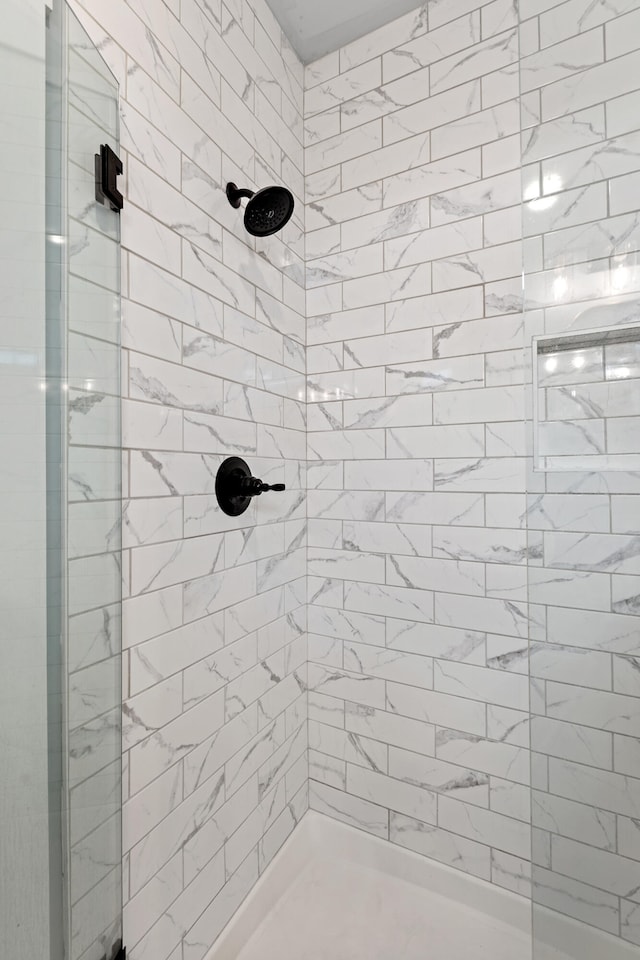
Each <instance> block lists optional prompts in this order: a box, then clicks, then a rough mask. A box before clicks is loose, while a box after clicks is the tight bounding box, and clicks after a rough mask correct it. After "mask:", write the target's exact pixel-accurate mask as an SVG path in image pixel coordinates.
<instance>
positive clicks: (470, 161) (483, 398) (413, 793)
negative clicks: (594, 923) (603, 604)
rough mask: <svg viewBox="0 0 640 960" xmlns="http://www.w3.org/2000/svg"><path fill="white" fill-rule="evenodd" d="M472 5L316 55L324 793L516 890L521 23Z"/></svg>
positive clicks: (522, 716) (316, 712)
mask: <svg viewBox="0 0 640 960" xmlns="http://www.w3.org/2000/svg"><path fill="white" fill-rule="evenodd" d="M498 7H499V9H498ZM456 11H457V16H456V14H455V13H454V15H453V16H451V17H446V18H444V19H443V18H440V19H439V18H438V17H437V15H436V11H435V10H432V9H430V10H429V11H428V12H427V8H423V9H420V10H418V11H416V13H415V14H414V15H413V16H412V17H411V18H409V19H407V18H404V19H403V21H402V23H403V24H404V27H403V31H402V32H400V33H399V32H398V31H397V30H396V31H394V30H393V29H390V30H389V31H388V33H387V35H386V43H385V42H384V39H385V38H381V40H380V42H379V43H378V44H376V45H374V47H372V48H371V49H370V48H369V47H368V46H367V45H364V46H362V45H360V47H358V46H357V45H351V46H350V47H348V48H346V49H345V50H344V51H341V52H340V62H341V64H342V65H343V67H344V69H343V71H342V72H341V73H338V72H337V70H332V71H331V75H330V76H326V75H325V73H324V72H323V71H322V70H320V69H319V67H320V65H312V66H311V67H309V68H307V74H306V80H307V92H306V98H305V104H306V125H307V136H308V141H307V143H308V146H307V159H308V161H309V162H308V164H307V174H308V176H307V191H308V193H307V244H308V247H307V249H308V251H313V253H312V256H309V254H308V262H307V269H308V282H309V286H311V287H313V289H312V290H311V292H310V295H309V298H308V330H309V351H308V363H309V367H308V370H309V373H308V401H309V411H308V423H309V433H308V446H307V449H308V456H309V468H310V469H309V475H308V479H309V501H308V510H309V573H310V574H312V575H313V576H314V577H316V578H318V587H319V588H318V590H317V591H316V592H315V595H314V591H311V593H310V598H309V599H310V607H309V626H310V631H311V639H310V651H309V658H310V665H309V685H310V694H309V697H310V717H311V721H310V722H311V730H310V736H311V743H310V746H311V747H312V748H313V753H312V756H311V778H312V789H311V804H312V806H313V807H315V808H317V809H319V810H324V811H325V812H330V813H332V815H334V816H338V817H340V818H341V819H344V820H346V821H347V822H350V823H356V824H358V825H359V826H362V827H363V828H364V829H368V830H371V831H372V832H374V833H376V834H377V835H380V836H384V837H387V838H389V839H391V840H392V841H393V842H397V843H401V844H403V845H405V846H409V847H411V848H412V849H414V850H417V851H419V852H422V853H425V854H427V855H429V856H433V857H435V858H436V859H439V860H443V861H444V862H446V863H450V864H454V865H456V866H458V867H460V868H462V869H464V870H467V871H469V872H471V873H474V874H476V875H478V876H481V877H484V878H485V879H488V880H489V879H492V880H493V881H494V882H496V883H498V884H501V885H505V886H508V887H510V888H517V889H519V890H523V889H524V888H525V886H526V879H527V876H528V865H527V861H528V858H529V849H530V840H529V822H528V821H529V812H528V783H529V763H528V750H527V749H526V747H527V745H528V737H527V736H522V735H521V736H520V738H519V740H517V742H512V740H511V731H513V730H515V729H517V728H519V727H520V728H522V733H523V734H526V727H527V714H526V711H527V709H528V680H527V677H526V672H527V670H526V666H527V664H526V637H527V602H526V601H527V596H526V578H525V565H526V563H527V560H529V559H535V558H536V557H539V556H540V549H541V548H540V546H539V545H536V546H535V547H534V546H532V545H528V544H527V535H526V530H525V526H524V522H523V517H524V514H525V511H526V501H525V469H524V453H525V450H524V436H525V432H524V413H525V411H524V391H523V377H524V366H523V365H522V363H521V362H520V363H518V360H517V357H518V351H521V349H522V345H523V322H522V314H521V309H520V299H519V297H511V296H505V295H504V294H503V292H502V291H503V290H509V291H510V290H511V289H512V288H513V289H514V290H517V285H518V282H519V281H518V279H517V278H518V277H519V275H520V272H521V269H522V255H521V249H520V214H519V203H520V172H519V167H520V147H519V142H518V137H517V136H515V135H517V133H518V131H519V125H520V119H519V109H518V99H517V93H518V87H517V82H516V84H515V85H514V83H513V76H514V66H515V70H516V81H517V33H516V30H515V29H514V28H515V26H516V25H517V15H516V8H515V6H514V5H513V4H512V3H508V2H501V3H500V4H498V5H496V4H491V5H489V6H487V7H482V8H477V5H476V4H474V5H473V7H472V8H471V9H470V10H465V9H464V8H463V7H462V6H461V5H457V7H456ZM426 26H428V28H429V29H425V27H426ZM358 50H361V51H362V52H361V53H360V54H359V53H358ZM359 56H360V57H362V59H361V60H358V57H359ZM347 65H348V66H347ZM380 73H382V84H381V83H380V80H379V77H380ZM337 110H339V116H338V113H337ZM323 111H324V112H323ZM323 117H324V118H325V120H324V121H323V120H322V118H323ZM338 120H339V122H340V132H338V126H337V124H338ZM512 224H515V229H514V227H513V225H512ZM378 250H381V255H382V257H383V267H382V269H381V266H380V259H379V254H378ZM327 258H329V259H330V263H331V266H332V273H331V275H329V273H328V272H327V270H326V269H325V270H324V271H323V273H320V272H319V271H318V268H317V265H318V264H325V265H326V263H327ZM336 280H340V281H342V282H341V283H338V284H336ZM323 291H324V292H323ZM367 307H368V309H367ZM363 308H364V309H363ZM502 371H505V372H507V371H508V373H507V375H506V376H505V374H504V373H502ZM511 371H512V372H511ZM323 461H325V462H326V461H330V462H331V465H332V466H331V469H324V470H322V469H320V466H321V463H322V462H323ZM316 463H317V467H318V469H317V470H316V469H314V467H315V466H316ZM503 492H504V493H506V494H508V495H509V496H510V497H512V498H513V500H514V504H513V509H511V510H507V509H506V504H505V503H503V500H502V496H501V495H502V493H503ZM494 501H495V502H494ZM512 517H515V518H517V522H516V523H515V524H514V523H513V522H512ZM321 581H323V582H324V584H325V585H326V589H321V588H320V582H321ZM354 615H357V617H358V619H357V620H353V619H351V618H353V617H354ZM518 711H519V712H518ZM522 711H525V712H522ZM501 712H502V714H506V716H505V717H504V719H500V718H501ZM337 734H340V736H339V737H337V736H336V735H337ZM345 737H347V738H348V739H346V740H345V739H344V738H345ZM345 748H346V749H345ZM505 857H510V858H511V859H510V860H509V861H508V863H506V862H505V861H504V859H501V858H505ZM516 864H517V865H518V866H516Z"/></svg>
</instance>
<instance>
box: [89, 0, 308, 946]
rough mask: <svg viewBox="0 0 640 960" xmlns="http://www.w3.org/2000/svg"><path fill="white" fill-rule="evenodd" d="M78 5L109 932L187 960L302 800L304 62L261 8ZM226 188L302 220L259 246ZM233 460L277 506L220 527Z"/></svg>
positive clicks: (215, 929) (144, 0)
mask: <svg viewBox="0 0 640 960" xmlns="http://www.w3.org/2000/svg"><path fill="white" fill-rule="evenodd" d="M73 8H74V10H75V11H76V12H77V13H78V16H79V17H80V19H81V21H82V23H83V25H84V26H85V28H86V29H87V31H88V32H89V34H90V36H91V37H92V39H93V40H94V42H96V43H97V45H98V47H99V49H100V52H101V53H102V55H103V56H104V57H105V58H106V60H107V62H108V63H109V64H110V66H111V68H112V70H113V71H114V73H115V75H116V77H117V79H118V80H119V82H120V96H121V143H122V158H123V161H124V168H125V176H124V177H123V178H122V189H123V192H124V194H125V209H124V211H123V214H122V241H123V264H122V266H123V278H122V286H123V347H124V349H123V375H122V382H123V444H124V447H125V456H124V470H123V485H124V493H125V498H126V499H125V506H124V524H123V541H124V547H125V550H124V564H123V566H124V592H125V597H126V599H125V602H124V611H123V643H124V647H125V655H124V670H123V685H124V698H125V702H124V748H125V753H124V778H123V779H124V811H123V847H124V852H125V858H124V888H125V916H124V938H125V943H126V945H127V948H128V952H129V954H130V956H131V957H132V960H141V958H151V957H153V958H154V960H163V958H167V957H171V958H172V960H176V958H177V957H184V960H187V958H188V960H199V958H201V957H203V956H204V955H205V954H206V952H207V950H208V948H209V946H210V944H211V943H212V942H213V941H214V940H215V938H216V936H217V935H218V933H219V931H220V930H221V928H222V927H223V925H224V924H225V923H226V921H227V920H228V919H229V917H230V916H231V915H232V914H233V912H234V910H235V909H236V907H237V906H238V905H239V903H240V902H241V901H242V899H243V898H244V896H245V895H246V894H247V892H248V891H249V890H250V889H251V887H252V885H253V884H254V883H255V881H256V879H257V878H258V876H259V874H260V872H261V871H262V870H263V869H264V868H265V866H266V865H267V864H268V863H269V862H270V860H271V858H272V857H273V855H274V854H275V852H276V851H277V850H278V848H279V847H280V845H281V844H282V842H283V841H284V839H285V838H286V837H287V836H288V834H289V833H290V832H291V830H292V829H293V827H294V825H295V823H296V822H297V821H298V820H299V818H300V817H301V816H302V814H303V813H304V811H305V809H306V805H307V762H306V735H307V728H306V687H305V684H306V662H307V645H306V633H305V628H306V624H305V601H306V592H305V588H306V582H305V577H304V562H305V546H306V540H305V537H306V530H305V515H306V509H305V492H304V488H305V471H304V461H305V456H306V451H305V438H304V428H305V421H304V343H305V323H304V306H305V303H304V269H303V260H302V257H303V220H304V216H303V214H304V207H303V203H302V197H303V179H302V168H303V147H302V119H301V111H302V68H301V66H300V64H299V63H298V61H297V60H296V57H295V56H294V55H293V53H292V52H291V50H290V49H289V47H288V45H287V43H286V41H285V40H284V39H283V37H282V34H281V32H280V29H279V28H278V26H277V25H276V23H275V21H274V20H273V18H272V17H271V16H270V14H269V12H268V9H267V7H266V6H265V5H264V3H262V2H260V0H257V2H255V3H252V4H249V3H246V2H235V0H230V2H229V3H224V2H223V3H221V2H220V0H180V2H178V0H167V2H163V0H135V2H133V0H132V2H131V3H126V2H125V0H115V2H110V3H108V4H105V3H104V2H102V0H77V2H74V4H73ZM96 146H97V145H96ZM228 180H234V181H236V182H237V183H239V184H240V185H242V186H245V185H246V186H253V187H255V186H262V185H266V184H268V183H277V182H284V183H286V184H287V185H288V186H289V187H290V188H291V189H292V190H293V192H294V194H295V196H296V198H297V209H296V213H295V215H294V219H293V220H292V221H291V222H290V224H289V225H288V226H287V227H286V228H285V230H284V231H283V232H282V233H281V234H279V235H278V236H276V237H273V238H270V239H266V240H264V241H259V242H256V241H254V240H253V239H252V238H250V237H249V236H248V235H247V234H246V232H245V231H244V228H243V226H242V215H241V213H240V212H238V211H235V210H233V209H232V208H231V207H230V206H229V204H228V203H227V200H226V197H225V195H224V185H225V184H226V182H227V181H228ZM230 454H237V455H240V456H243V457H245V458H246V459H247V460H248V461H249V463H250V464H251V466H252V467H253V468H254V471H255V473H256V474H257V475H258V476H262V477H263V478H264V479H267V480H269V481H271V482H276V481H282V480H284V481H285V482H286V484H287V490H286V492H285V493H281V494H275V493H273V494H270V495H267V496H263V497H262V498H261V499H260V500H259V501H258V502H257V503H255V504H254V505H252V507H251V509H250V510H249V511H248V512H247V513H246V514H244V515H243V516H242V517H241V518H238V519H231V518H227V517H225V516H224V515H223V514H222V513H221V512H220V511H219V509H218V507H217V504H216V501H215V497H214V494H213V491H214V480H215V474H216V470H217V467H218V465H219V463H220V462H221V461H222V459H223V457H224V456H227V455H230Z"/></svg>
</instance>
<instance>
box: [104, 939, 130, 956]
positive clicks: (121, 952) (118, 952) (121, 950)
mask: <svg viewBox="0 0 640 960" xmlns="http://www.w3.org/2000/svg"><path fill="white" fill-rule="evenodd" d="M102 960H127V948H126V947H123V946H122V940H116V942H115V943H114V945H113V950H112V951H111V957H110V958H107V955H106V953H105V955H104V957H103V958H102Z"/></svg>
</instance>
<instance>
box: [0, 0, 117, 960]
mask: <svg viewBox="0 0 640 960" xmlns="http://www.w3.org/2000/svg"><path fill="white" fill-rule="evenodd" d="M117 95H118V88H117V84H116V82H115V80H114V78H113V77H112V76H111V74H110V73H109V71H108V70H107V68H106V66H105V65H104V63H103V62H102V60H101V58H100V56H99V55H98V53H97V51H96V50H95V48H94V46H93V44H92V43H91V41H90V39H89V37H88V36H87V35H86V33H85V32H84V30H83V29H82V27H81V26H80V23H79V22H78V21H77V20H76V18H75V17H74V16H73V15H72V14H71V13H70V11H68V9H67V7H66V5H65V4H64V3H61V2H59V0H54V3H53V6H52V7H51V4H50V3H45V0H8V2H7V4H5V9H4V10H3V31H2V39H1V40H0V120H1V123H0V131H1V132H0V137H2V138H3V139H4V143H3V149H2V150H1V151H0V166H1V168H2V170H1V172H2V176H1V177H0V213H1V216H0V440H1V442H2V457H1V458H0V567H1V576H0V765H1V770H2V775H1V776H0V936H1V937H2V941H3V943H5V944H6V945H7V947H8V948H9V949H10V951H11V954H12V956H14V957H17V960H62V958H71V960H102V958H104V957H105V956H106V957H107V960H110V958H111V957H112V956H113V955H114V954H116V953H117V950H118V948H119V942H120V939H121V935H122V926H121V924H122V895H121V840H120V809H121V720H120V704H121V638H120V606H121V592H122V570H121V545H120V515H121V502H120V497H121V443H120V401H119V395H120V386H119V369H120V347H119V330H120V250H119V217H118V214H117V213H115V212H114V211H113V210H111V209H110V208H108V207H106V206H104V205H102V204H99V203H97V202H96V185H95V155H96V153H99V152H100V146H101V144H105V143H106V144H109V145H110V146H111V147H112V148H113V149H114V150H115V151H116V152H117V149H118V100H117Z"/></svg>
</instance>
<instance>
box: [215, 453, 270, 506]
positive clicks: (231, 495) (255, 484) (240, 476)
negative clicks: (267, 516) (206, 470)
mask: <svg viewBox="0 0 640 960" xmlns="http://www.w3.org/2000/svg"><path fill="white" fill-rule="evenodd" d="M285 489H286V487H285V485H284V483H271V484H270V483H263V482H262V480H259V479H258V478H257V477H253V476H251V468H250V467H249V464H248V463H246V462H245V461H244V460H242V459H241V458H240V457H227V459H226V460H224V461H223V462H222V463H221V464H220V468H219V469H218V472H217V474H216V497H217V498H218V504H219V505H220V509H221V510H223V511H224V513H226V514H227V515H228V516H230V517H239V516H240V515H241V514H243V513H244V512H245V510H248V509H249V506H250V504H251V500H252V499H253V497H259V496H260V494H261V493H267V491H269V490H275V491H277V492H278V493H281V492H282V491H283V490H285Z"/></svg>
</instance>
